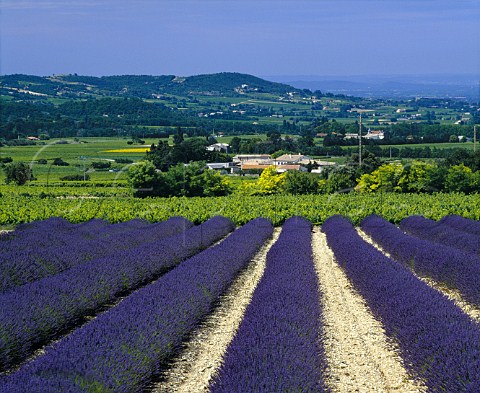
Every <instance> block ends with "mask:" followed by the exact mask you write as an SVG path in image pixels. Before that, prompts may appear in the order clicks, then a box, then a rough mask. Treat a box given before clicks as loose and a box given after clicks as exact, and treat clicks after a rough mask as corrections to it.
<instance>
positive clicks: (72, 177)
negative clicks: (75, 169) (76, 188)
mask: <svg viewBox="0 0 480 393" xmlns="http://www.w3.org/2000/svg"><path fill="white" fill-rule="evenodd" d="M60 180H66V181H79V180H90V175H89V174H88V173H86V174H85V177H84V175H83V174H80V173H78V174H76V175H66V176H62V177H61V178H60Z"/></svg>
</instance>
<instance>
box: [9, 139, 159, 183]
mask: <svg viewBox="0 0 480 393" xmlns="http://www.w3.org/2000/svg"><path fill="white" fill-rule="evenodd" d="M63 140H64V141H67V142H68V144H59V143H58V142H59V141H60V139H54V140H49V141H45V144H44V145H35V146H3V147H0V158H2V157H3V158H4V157H12V158H13V160H14V161H24V162H27V163H29V164H30V165H31V167H32V169H33V173H34V176H35V178H36V179H37V180H36V181H34V182H33V184H46V183H47V182H57V181H59V179H60V177H62V176H65V175H73V174H83V170H84V165H85V168H86V170H87V173H88V174H89V175H90V180H92V181H105V180H110V181H114V180H124V179H125V174H124V172H123V171H124V170H125V169H126V167H127V166H126V165H125V164H116V163H114V162H113V161H114V160H115V159H117V158H128V159H130V160H132V161H138V160H140V159H142V158H143V157H144V156H145V153H144V152H131V151H126V150H131V149H144V150H145V151H146V150H148V148H149V146H150V145H151V144H152V143H158V139H147V140H145V145H143V146H141V145H128V144H127V139H124V138H80V139H79V141H78V142H77V141H75V140H74V139H72V138H66V139H63ZM117 149H121V150H125V151H124V152H107V151H108V150H117ZM55 158H61V159H62V160H63V161H65V162H67V163H69V164H70V165H69V166H55V165H52V163H53V160H54V159H55ZM42 159H44V160H47V163H46V164H39V163H38V161H39V160H42ZM98 161H108V162H111V163H112V167H111V169H113V170H115V171H118V172H108V170H107V171H105V170H103V171H100V170H93V169H92V168H91V163H92V162H98ZM0 181H1V182H3V171H2V172H1V174H0Z"/></svg>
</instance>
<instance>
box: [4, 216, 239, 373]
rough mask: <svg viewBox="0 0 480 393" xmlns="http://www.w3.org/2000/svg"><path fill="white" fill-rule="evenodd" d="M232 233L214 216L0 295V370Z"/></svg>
mask: <svg viewBox="0 0 480 393" xmlns="http://www.w3.org/2000/svg"><path fill="white" fill-rule="evenodd" d="M233 229H234V225H233V223H232V222H231V221H230V220H229V219H227V218H224V217H214V218H212V219H210V220H208V221H206V222H205V223H203V224H202V225H199V226H197V227H193V228H190V229H188V230H187V231H185V232H184V233H181V234H178V235H175V236H170V237H167V238H165V239H163V240H160V241H158V242H156V243H153V244H151V245H149V247H144V246H140V247H136V248H131V249H128V250H124V252H122V253H118V254H116V255H115V257H114V258H112V257H106V258H100V259H95V260H92V261H89V262H87V263H84V264H82V265H79V266H77V267H74V268H72V269H69V270H67V271H65V272H63V273H60V274H57V275H55V276H51V277H47V278H44V279H42V280H38V281H35V282H33V283H31V284H27V285H24V286H21V287H17V288H15V289H13V290H12V291H10V292H8V293H6V294H3V295H0V304H1V305H2V307H0V370H5V369H7V368H8V367H11V366H13V365H15V364H16V363H18V362H20V361H22V360H24V359H26V358H27V357H28V356H29V355H31V354H32V352H33V351H34V350H35V349H36V348H38V347H39V346H41V345H43V344H46V343H48V342H49V341H50V340H52V339H53V338H55V337H57V336H59V335H60V334H62V333H63V332H65V331H66V330H68V329H70V328H72V327H73V326H75V324H78V323H79V322H81V321H83V320H84V317H85V316H86V315H92V314H95V313H96V312H97V310H99V309H100V308H101V307H102V306H105V305H107V304H109V303H111V302H112V301H114V300H115V299H116V298H117V297H118V296H121V295H123V294H125V293H128V292H130V291H132V290H133V289H135V288H137V287H139V286H141V285H144V284H147V283H148V282H150V281H151V280H153V279H155V278H158V277H159V276H160V275H161V274H164V273H165V272H166V271H168V270H169V269H171V268H172V267H174V266H176V265H177V264H178V263H180V262H181V261H183V260H185V259H186V258H188V257H190V256H192V255H194V254H196V253H198V252H199V251H201V250H203V249H205V248H206V247H208V246H209V245H211V244H212V243H213V242H215V241H217V240H219V239H221V238H222V237H224V236H225V235H226V234H228V233H229V232H230V231H231V230H233Z"/></svg>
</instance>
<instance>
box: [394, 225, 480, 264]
mask: <svg viewBox="0 0 480 393" xmlns="http://www.w3.org/2000/svg"><path fill="white" fill-rule="evenodd" d="M400 228H401V229H402V230H403V231H405V232H407V233H409V234H411V235H414V236H417V237H419V238H421V239H424V240H430V241H433V242H435V243H439V244H444V245H446V246H450V247H454V248H456V249H458V250H461V251H465V252H470V253H472V254H476V255H480V237H479V236H476V235H474V234H470V233H465V232H463V231H460V230H458V229H454V228H451V227H450V226H448V225H445V224H443V223H441V222H437V221H433V220H429V219H427V218H425V217H422V216H410V217H407V218H404V219H403V220H402V221H401V222H400Z"/></svg>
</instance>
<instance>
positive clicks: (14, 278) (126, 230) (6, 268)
mask: <svg viewBox="0 0 480 393" xmlns="http://www.w3.org/2000/svg"><path fill="white" fill-rule="evenodd" d="M192 226H193V224H192V223H191V222H190V221H188V220H186V219H184V218H180V217H176V218H173V219H170V220H168V221H167V222H166V223H165V222H162V223H157V224H148V223H147V222H144V221H141V220H132V221H129V222H125V223H120V224H112V225H110V224H108V223H106V222H105V221H102V220H91V221H89V222H87V223H83V224H70V223H69V222H68V221H66V220H63V219H60V218H51V219H48V220H45V221H41V222H39V223H35V224H31V225H30V226H24V227H21V228H19V229H17V230H16V231H15V232H13V233H12V234H11V235H9V236H7V237H4V238H2V241H1V242H0V244H1V250H2V251H1V252H0V293H2V292H6V291H7V290H10V289H12V288H14V287H16V286H20V285H24V284H26V283H29V282H33V281H36V280H39V279H41V278H44V277H47V276H50V275H54V274H57V273H60V272H62V271H64V270H67V269H69V268H72V267H74V266H77V265H80V264H82V263H85V262H86V261H88V260H92V259H95V258H100V257H106V256H108V255H111V257H112V258H113V257H114V255H113V254H114V253H117V254H118V253H121V252H123V250H126V249H127V248H130V247H138V246H140V245H141V244H144V245H146V244H147V243H148V242H155V241H158V240H160V239H162V238H164V237H166V236H171V235H174V234H175V233H178V232H180V231H183V230H186V229H188V228H190V227H192Z"/></svg>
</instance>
